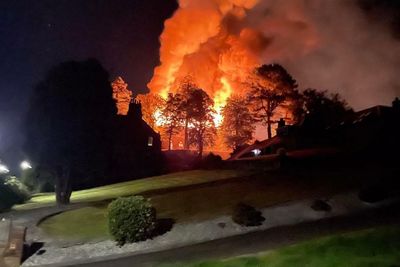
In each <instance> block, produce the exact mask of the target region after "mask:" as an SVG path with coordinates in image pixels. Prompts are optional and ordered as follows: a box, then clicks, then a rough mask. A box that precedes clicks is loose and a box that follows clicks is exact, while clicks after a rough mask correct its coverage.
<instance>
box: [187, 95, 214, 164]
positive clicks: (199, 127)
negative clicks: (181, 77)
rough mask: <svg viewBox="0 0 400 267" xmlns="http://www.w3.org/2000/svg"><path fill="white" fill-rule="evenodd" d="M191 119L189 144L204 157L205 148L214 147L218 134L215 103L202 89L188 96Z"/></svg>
mask: <svg viewBox="0 0 400 267" xmlns="http://www.w3.org/2000/svg"><path fill="white" fill-rule="evenodd" d="M187 104H188V105H189V106H190V109H188V110H187V112H188V117H189V123H188V124H189V143H190V144H193V145H195V146H196V147H197V150H198V155H199V157H201V156H202V155H203V149H204V146H207V145H212V144H213V141H214V137H215V134H216V128H215V124H214V117H213V114H214V113H215V111H214V109H213V105H214V101H213V100H212V99H211V98H210V97H209V96H208V94H207V93H206V92H205V91H203V90H202V89H195V90H193V91H191V92H190V93H189V95H188V96H187Z"/></svg>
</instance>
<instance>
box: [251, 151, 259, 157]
mask: <svg viewBox="0 0 400 267" xmlns="http://www.w3.org/2000/svg"><path fill="white" fill-rule="evenodd" d="M251 152H253V154H254V156H256V157H258V156H259V155H260V154H261V150H260V149H253V150H252V151H251Z"/></svg>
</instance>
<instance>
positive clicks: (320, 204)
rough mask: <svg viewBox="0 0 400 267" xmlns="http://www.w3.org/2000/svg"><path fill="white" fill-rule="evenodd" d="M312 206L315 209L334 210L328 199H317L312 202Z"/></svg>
mask: <svg viewBox="0 0 400 267" xmlns="http://www.w3.org/2000/svg"><path fill="white" fill-rule="evenodd" d="M311 208H312V209H313V210H315V211H325V212H329V211H331V210H332V207H331V205H329V204H328V203H327V202H326V201H324V200H321V199H317V200H314V202H313V203H312V204H311Z"/></svg>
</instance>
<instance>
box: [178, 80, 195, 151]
mask: <svg viewBox="0 0 400 267" xmlns="http://www.w3.org/2000/svg"><path fill="white" fill-rule="evenodd" d="M178 84H179V85H178V93H179V94H181V95H182V97H183V99H182V100H183V101H182V102H181V105H180V108H179V109H180V111H181V112H182V114H183V116H184V118H183V120H184V142H183V147H184V148H185V149H189V143H190V142H189V121H190V119H191V117H190V116H191V114H192V113H193V109H194V108H195V106H196V105H195V104H194V102H193V101H192V99H190V97H191V95H192V93H193V91H195V90H197V89H198V86H197V85H196V83H195V82H194V79H193V77H192V76H190V75H187V76H185V77H183V78H182V79H181V80H180V81H179V82H178Z"/></svg>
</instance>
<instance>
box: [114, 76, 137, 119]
mask: <svg viewBox="0 0 400 267" xmlns="http://www.w3.org/2000/svg"><path fill="white" fill-rule="evenodd" d="M111 87H112V89H113V98H114V100H115V102H116V105H117V109H118V114H119V115H126V114H128V110H129V104H130V103H131V100H132V91H131V90H129V89H128V84H127V83H126V82H125V81H124V80H123V79H122V78H121V77H120V76H118V77H117V78H115V80H114V81H113V82H112V83H111Z"/></svg>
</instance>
